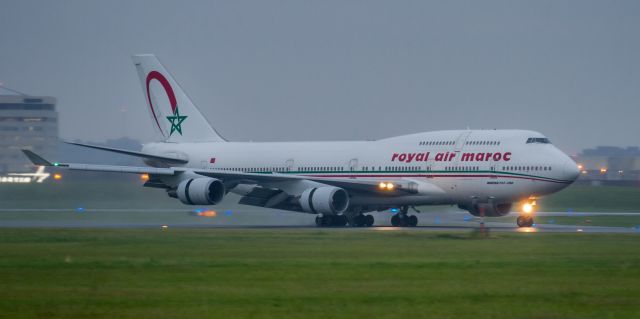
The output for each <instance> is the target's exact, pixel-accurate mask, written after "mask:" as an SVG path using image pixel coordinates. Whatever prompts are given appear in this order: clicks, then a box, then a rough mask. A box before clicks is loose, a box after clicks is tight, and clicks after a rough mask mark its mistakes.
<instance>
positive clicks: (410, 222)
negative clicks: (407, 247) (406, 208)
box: [408, 215, 418, 227]
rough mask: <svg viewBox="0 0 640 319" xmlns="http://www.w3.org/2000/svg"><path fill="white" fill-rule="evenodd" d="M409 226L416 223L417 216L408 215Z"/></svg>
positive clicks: (413, 225)
mask: <svg viewBox="0 0 640 319" xmlns="http://www.w3.org/2000/svg"><path fill="white" fill-rule="evenodd" d="M408 224H409V226H410V227H416V226H417V225H418V217H416V215H411V216H409V223H408Z"/></svg>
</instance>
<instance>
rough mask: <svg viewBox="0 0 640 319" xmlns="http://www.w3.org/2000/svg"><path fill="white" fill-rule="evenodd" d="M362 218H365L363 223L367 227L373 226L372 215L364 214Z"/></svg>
mask: <svg viewBox="0 0 640 319" xmlns="http://www.w3.org/2000/svg"><path fill="white" fill-rule="evenodd" d="M364 220H365V225H366V226H367V227H371V226H373V223H374V222H375V219H374V218H373V216H372V215H365V218H364Z"/></svg>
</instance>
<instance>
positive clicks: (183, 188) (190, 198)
mask: <svg viewBox="0 0 640 319" xmlns="http://www.w3.org/2000/svg"><path fill="white" fill-rule="evenodd" d="M225 193H226V192H225V188H224V184H223V183H222V181H221V180H219V179H215V178H206V177H203V178H193V179H187V180H184V181H182V182H180V184H178V189H176V195H177V197H178V199H180V201H181V202H182V203H183V204H187V205H215V204H217V203H219V202H220V201H221V200H222V199H223V198H224V195H225Z"/></svg>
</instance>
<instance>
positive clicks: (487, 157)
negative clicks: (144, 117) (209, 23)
mask: <svg viewBox="0 0 640 319" xmlns="http://www.w3.org/2000/svg"><path fill="white" fill-rule="evenodd" d="M133 61H134V64H135V66H136V69H137V72H138V75H139V77H140V80H141V82H142V88H143V91H144V94H145V100H146V103H147V109H148V111H149V115H150V117H151V121H152V123H153V126H154V127H155V128H156V129H157V130H158V131H159V133H160V134H161V135H162V136H163V139H162V141H160V142H155V143H149V144H145V145H144V146H143V148H142V150H141V151H139V152H137V151H130V150H123V149H113V148H106V147H101V146H94V145H86V144H78V145H81V146H85V147H91V148H96V149H102V150H106V151H110V152H116V153H121V154H128V155H132V156H137V157H140V158H142V159H143V160H144V162H145V164H147V165H148V166H147V167H132V166H111V165H92V164H75V163H52V162H50V161H48V160H46V159H44V158H42V157H40V156H38V155H37V154H35V153H33V152H31V151H28V150H25V151H24V152H25V154H26V155H27V156H28V157H29V158H30V159H31V160H32V162H34V164H36V165H45V166H58V167H61V168H66V169H71V170H83V171H102V172H117V173H136V174H148V176H149V179H148V180H147V181H146V183H145V184H144V186H146V187H155V188H160V189H164V190H165V191H166V193H167V194H168V195H169V196H171V197H175V198H177V199H178V200H180V201H181V202H182V203H184V204H186V205H216V204H218V203H220V202H221V201H222V200H223V198H224V197H225V195H226V194H227V193H228V192H232V193H236V194H239V195H240V196H241V199H240V204H244V205H251V206H259V207H268V208H275V209H282V210H288V211H295V212H302V213H308V214H315V215H316V216H317V217H316V224H317V225H318V226H344V225H347V224H349V225H352V226H371V225H373V224H374V218H373V216H372V215H370V214H368V213H369V212H373V211H383V210H388V209H391V208H397V210H398V213H397V214H394V215H393V217H392V218H391V224H392V225H394V226H415V225H417V224H418V219H417V217H416V216H415V215H410V214H409V208H410V207H413V206H418V205H458V206H459V207H460V208H462V209H465V210H467V211H469V213H471V214H472V215H474V216H486V217H494V216H504V215H506V214H507V213H509V212H510V211H511V209H512V207H513V206H514V204H516V203H517V204H518V211H522V212H521V214H520V216H519V217H518V220H517V223H518V226H521V227H527V226H531V225H532V224H533V206H535V200H536V199H537V198H538V197H540V196H544V195H548V194H551V193H554V192H557V191H559V190H561V189H563V188H565V187H567V186H568V185H570V184H571V183H573V181H575V180H576V178H577V177H578V175H579V170H578V167H577V165H576V163H575V162H574V161H573V160H572V159H571V158H569V157H568V156H567V155H566V154H564V153H563V152H561V151H560V150H559V149H558V148H556V147H555V146H554V145H552V144H551V143H550V142H549V140H548V139H547V138H546V137H545V136H544V135H542V134H540V133H538V132H533V131H526V130H451V131H434V132H425V133H417V134H410V135H403V136H397V137H391V138H386V139H381V140H377V141H354V142H267V143H256V142H228V141H226V140H225V139H224V138H222V137H221V136H220V135H219V134H218V133H217V132H216V131H215V130H214V129H213V128H212V127H211V125H210V124H209V123H208V122H207V120H206V119H205V118H204V117H203V116H202V114H201V113H200V112H199V111H198V109H197V108H196V106H195V105H194V104H193V103H192V102H191V100H190V99H189V97H187V95H186V94H185V93H184V92H183V91H182V89H181V88H180V87H179V86H178V84H177V83H176V81H175V80H174V79H173V78H172V77H171V75H170V74H169V73H168V72H167V70H166V69H165V68H164V67H163V66H162V65H161V64H160V62H159V61H158V60H157V59H156V57H155V56H153V55H135V56H134V57H133ZM74 144H77V143H74ZM520 205H522V206H520Z"/></svg>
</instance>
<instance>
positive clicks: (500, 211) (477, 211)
mask: <svg viewBox="0 0 640 319" xmlns="http://www.w3.org/2000/svg"><path fill="white" fill-rule="evenodd" d="M511 206H512V203H498V204H488V203H481V204H476V205H470V206H463V205H459V206H458V207H460V208H461V209H464V210H466V211H468V212H469V213H470V214H471V215H473V216H482V215H483V214H482V212H483V210H484V216H486V217H499V216H504V215H506V214H509V212H510V211H511Z"/></svg>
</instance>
